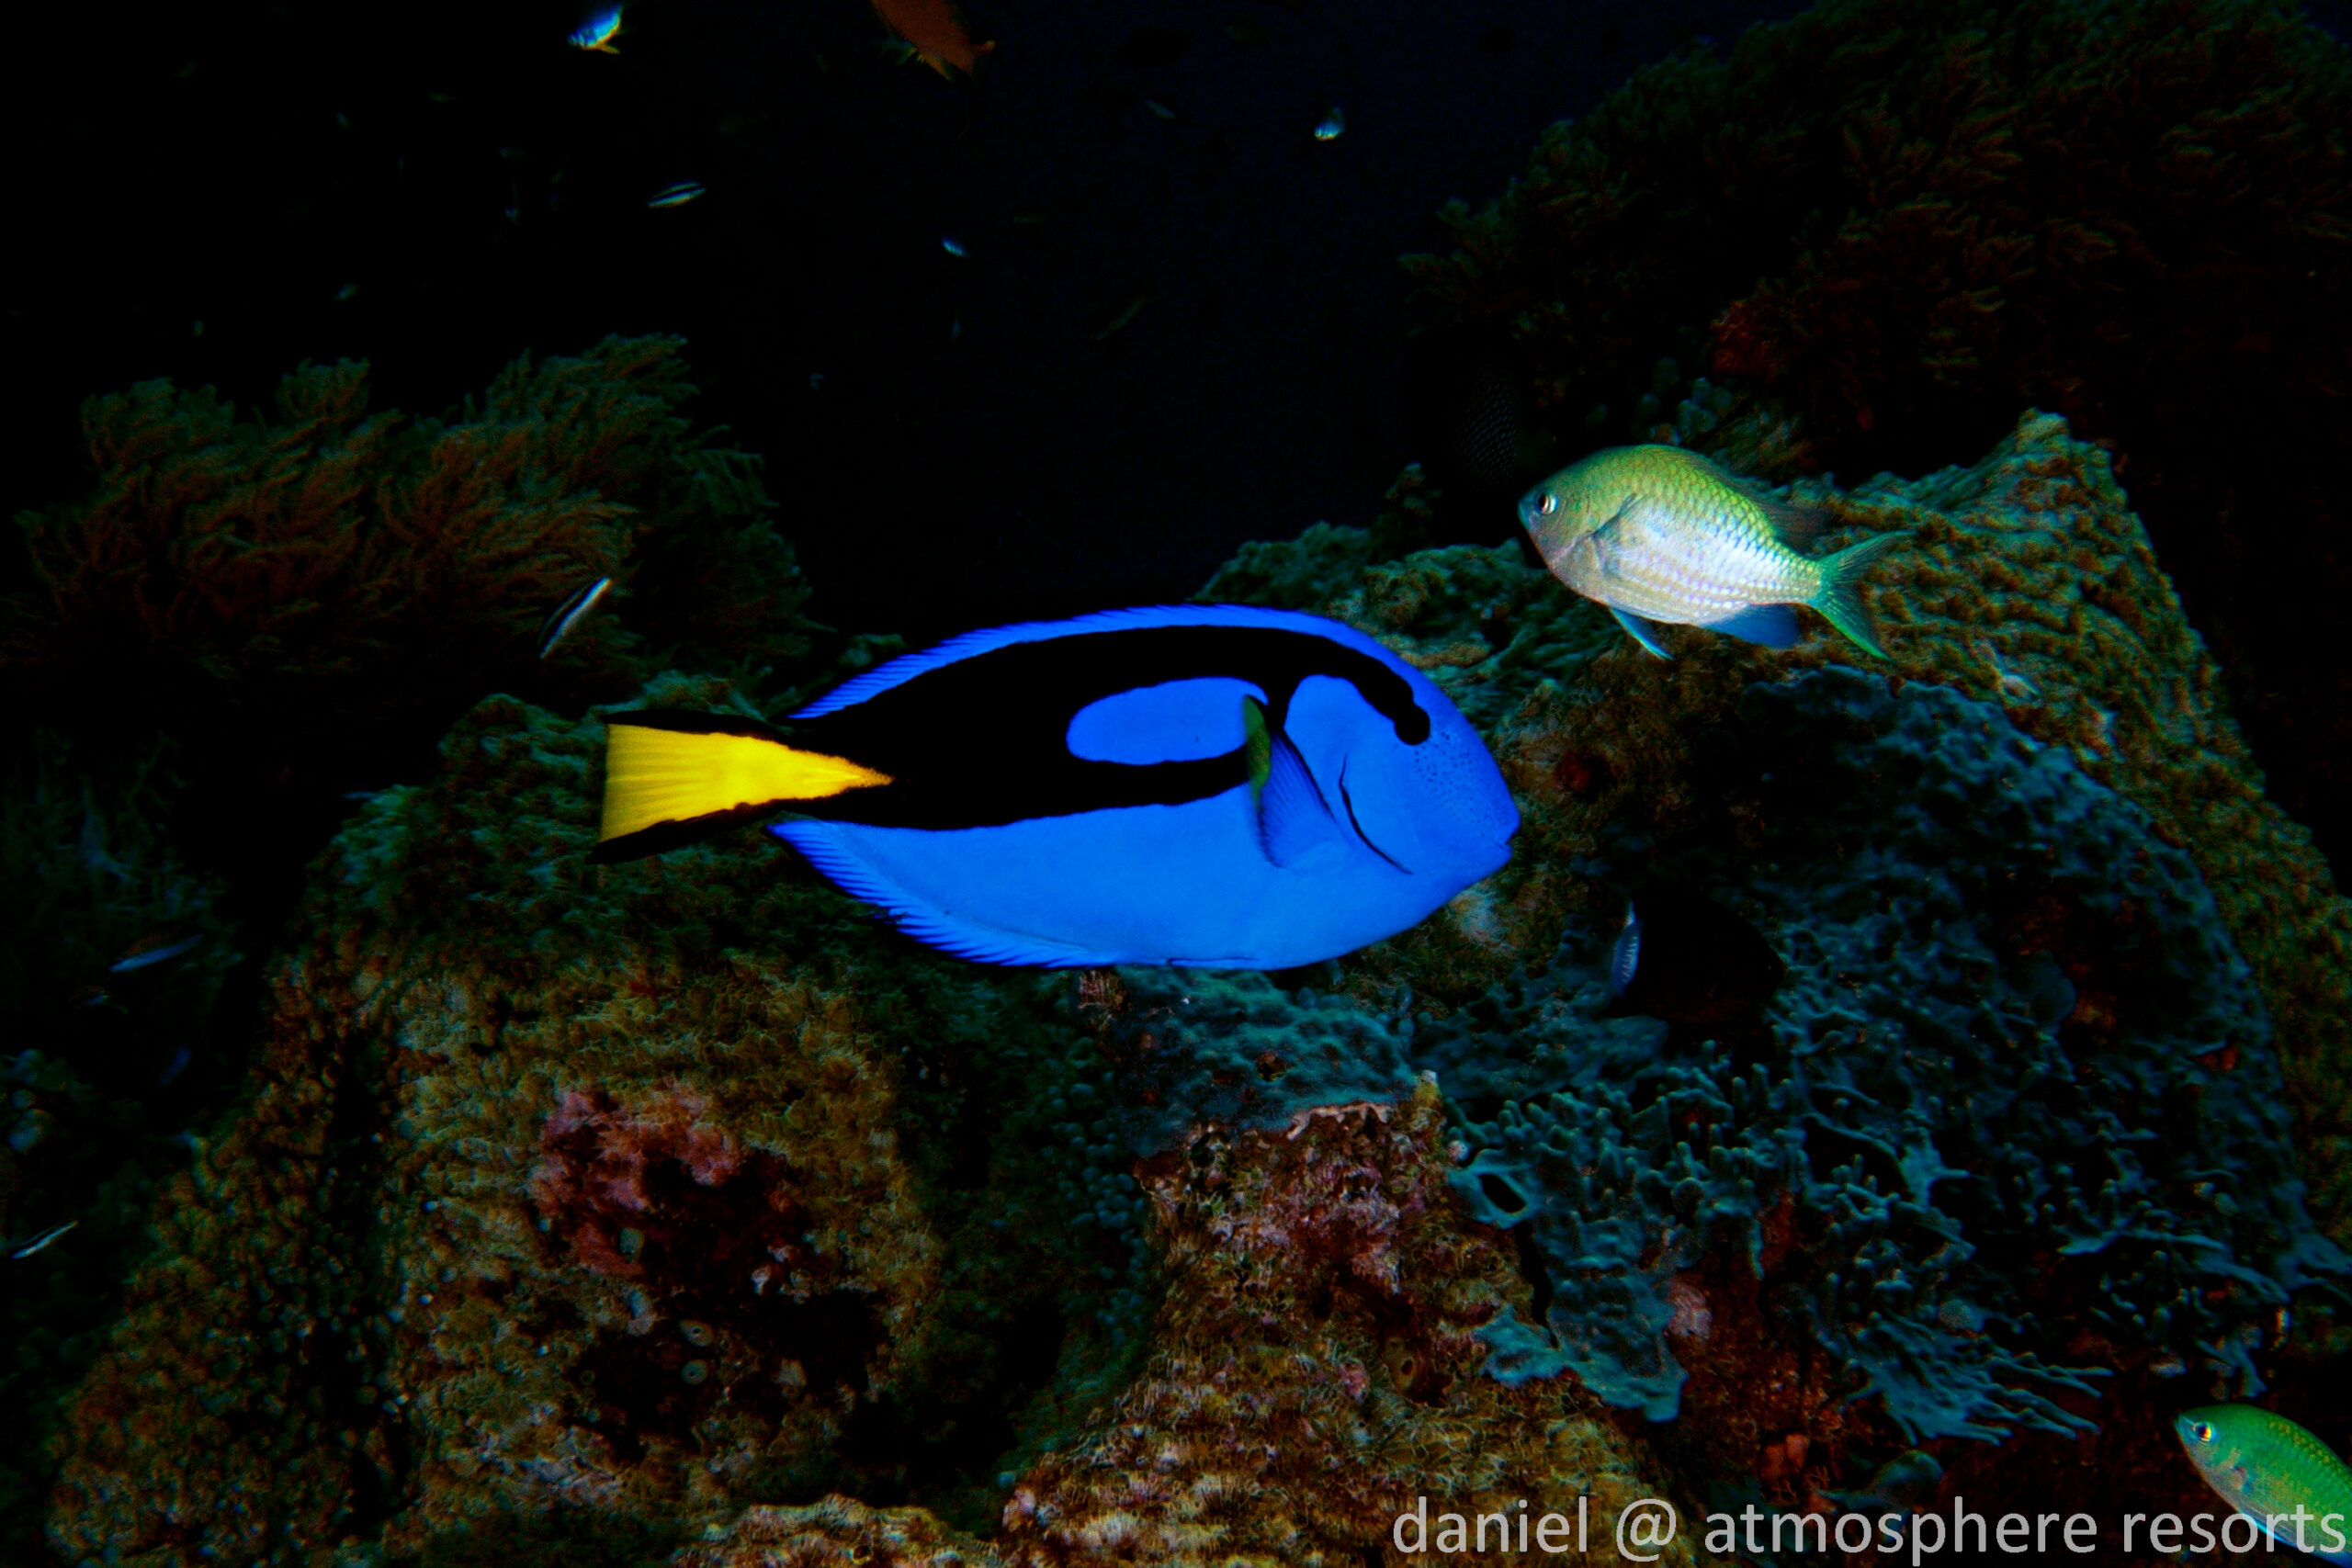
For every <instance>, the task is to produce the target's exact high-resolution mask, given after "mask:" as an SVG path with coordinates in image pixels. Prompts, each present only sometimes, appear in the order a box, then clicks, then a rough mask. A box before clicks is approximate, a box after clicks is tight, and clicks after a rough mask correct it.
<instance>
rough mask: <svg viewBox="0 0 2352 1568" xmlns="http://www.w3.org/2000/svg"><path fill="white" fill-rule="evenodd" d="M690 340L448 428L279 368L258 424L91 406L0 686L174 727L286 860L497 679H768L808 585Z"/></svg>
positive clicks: (213, 823)
mask: <svg viewBox="0 0 2352 1568" xmlns="http://www.w3.org/2000/svg"><path fill="white" fill-rule="evenodd" d="M682 347H683V344H681V343H680V342H679V341H678V340H677V339H675V338H666V337H646V338H608V339H606V340H605V342H603V343H601V344H597V345H596V346H595V347H594V348H592V349H591V350H589V352H588V353H587V354H585V355H582V356H580V357H577V358H560V357H559V358H549V359H546V360H542V361H540V362H538V363H537V364H534V363H531V362H530V361H528V360H521V361H517V362H516V363H515V364H514V365H511V366H509V367H507V368H506V369H505V370H504V371H503V372H501V374H500V375H499V377H498V378H497V379H496V380H495V381H493V382H492V385H491V387H490V389H488V391H487V392H485V393H484V394H482V395H481V397H479V398H478V399H472V400H468V401H467V402H466V403H465V404H464V405H462V406H461V407H460V408H458V410H455V411H453V412H451V413H449V414H448V415H447V416H446V417H444V418H441V419H437V420H435V419H423V420H406V419H403V418H402V417H401V415H400V414H398V413H396V412H371V411H370V410H369V408H368V381H367V377H368V367H367V366H366V365H364V364H357V363H354V362H351V361H343V362H339V363H337V364H335V365H333V366H305V367H302V368H301V369H300V370H297V371H295V372H294V373H293V374H291V375H289V376H288V377H287V378H285V380H284V381H283V383H282V384H281V385H280V386H279V388H278V391H277V400H276V403H275V405H274V408H273V410H272V412H271V415H270V417H267V418H244V419H241V418H239V417H238V416H237V413H236V411H235V410H234V409H233V408H232V407H231V406H230V405H228V404H227V403H226V402H224V401H223V400H221V399H220V397H219V396H218V395H217V394H216V393H214V392H213V391H212V390H211V389H209V388H206V389H199V390H197V391H182V390H179V389H175V388H174V387H173V386H171V384H170V383H168V382H163V381H151V382H142V383H141V384H140V385H139V386H137V387H135V388H133V389H131V390H130V392H129V393H125V394H115V395H110V396H107V397H102V398H95V399H92V400H90V401H89V402H88V403H87V404H85V407H84V410H83V425H84V431H85V437H86V439H87V441H88V443H89V449H90V459H91V464H92V468H93V469H94V482H93V487H92V490H91V492H90V493H89V495H88V496H87V497H86V498H85V499H84V500H82V501H81V502H76V503H74V504H71V505H67V506H63V507H60V508H58V509H55V510H54V511H52V512H51V513H24V514H22V515H20V516H19V518H18V519H17V522H18V525H19V526H20V528H21V529H22V531H23V535H24V538H25V542H26V545H27V548H28V554H29V558H30V561H31V565H32V569H33V574H34V579H35V587H34V589H33V590H32V591H31V592H27V593H24V594H19V595H17V596H15V597H14V598H12V599H10V600H8V601H6V603H0V673H5V675H6V679H7V681H8V682H9V685H10V689H11V691H12V692H14V693H16V694H17V696H18V698H19V700H20V701H21V702H23V703H25V704H26V705H27V706H28V709H29V710H30V711H32V712H33V713H36V714H39V715H43V716H47V717H49V718H50V720H51V722H53V723H56V724H57V725H59V726H60V727H61V728H70V729H72V730H74V731H75V732H77V733H86V734H87V737H88V739H89V741H90V743H92V744H107V743H111V742H112V741H113V740H114V739H115V738H117V737H128V738H130V741H131V743H132V744H134V745H135V744H140V743H143V742H144V740H145V739H146V738H147V737H148V736H150V735H152V734H153V733H154V732H156V731H162V732H164V733H167V734H170V735H172V736H174V737H175V739H177V740H178V741H179V743H180V745H181V747H182V749H183V752H184V756H183V759H182V761H183V765H184V767H185V769H186V771H187V773H188V775H189V778H190V780H191V791H190V793H189V794H188V795H187V800H186V801H185V803H184V804H183V806H182V808H181V809H182V815H183V816H184V817H187V818H191V819H195V820H198V821H200V822H201V823H202V825H203V827H204V828H205V829H206V830H205V832H204V833H202V834H201V835H200V838H201V839H202V840H203V841H205V842H208V843H210V842H221V841H233V842H235V843H236V844H237V845H238V857H239V859H240V860H241V861H243V862H246V863H250V862H251V860H252V859H253V858H254V856H255V855H256V854H266V853H268V852H271V851H273V850H277V848H278V845H279V843H280V841H281V840H285V839H287V838H288V836H289V829H288V821H289V819H290V820H291V821H292V822H295V823H298V824H300V829H298V830H296V831H295V832H294V833H293V836H294V837H296V838H298V839H299V840H300V842H299V843H298V844H296V845H294V846H292V847H290V848H288V849H286V850H284V851H282V852H283V853H291V854H295V855H298V856H307V855H308V854H310V853H311V852H314V851H315V848H316V844H317V842H318V840H321V839H322V838H323V837H324V835H325V833H326V831H328V830H330V826H331V822H332V817H331V816H322V805H321V803H322V802H333V801H334V798H335V796H336V795H337V793H338V792H341V791H345V790H351V789H356V788H363V787H364V788H376V787H380V786H381V785H382V784H385V783H386V782H388V781H389V780H390V779H392V778H395V777H400V776H403V775H405V774H408V773H413V772H414V771H415V769H416V768H417V767H418V766H419V765H421V764H422V763H423V762H424V761H425V760H426V759H427V758H429V755H430V748H431V747H432V745H433V744H434V743H435V741H437V740H438V739H439V738H440V736H441V735H442V733H443V732H444V731H446V730H447V728H448V726H449V724H450V723H451V722H452V721H453V720H454V719H455V718H456V717H457V716H458V715H459V714H460V713H462V712H464V711H465V709H466V708H467V707H468V706H469V705H471V704H472V703H473V702H475V701H476V700H478V699H479V698H481V696H483V695H485V694H488V693H490V692H492V691H499V690H508V691H517V692H522V693H525V694H530V695H535V696H538V697H539V698H541V700H547V701H552V702H558V703H561V704H563V705H568V706H571V707H575V708H576V707H577V706H579V705H582V704H583V703H584V702H586V701H588V700H594V699H596V698H603V699H605V700H609V699H611V698H613V697H616V696H619V695H622V694H626V693H628V691H630V690H633V689H634V688H635V687H636V686H637V685H638V684H639V682H641V681H642V680H643V679H644V678H645V676H646V675H648V674H650V672H652V671H654V670H658V669H661V668H662V667H664V666H665V665H668V664H675V663H681V662H684V663H686V664H689V665H691V666H693V667H695V668H701V669H707V670H712V671H720V672H727V673H733V674H736V675H737V676H738V677H739V678H740V679H741V680H743V681H745V682H747V683H749V684H751V685H752V687H753V689H757V688H758V686H759V684H760V682H761V679H762V674H761V672H762V671H763V669H765V668H767V667H775V670H776V671H778V674H777V676H776V678H777V679H779V680H781V679H783V678H784V675H785V673H786V672H789V671H794V670H795V669H796V668H797V665H798V664H799V662H800V661H802V660H805V659H806V657H807V655H808V654H809V636H810V633H811V632H812V630H814V629H815V628H814V627H813V626H811V624H810V623H809V622H807V621H806V620H804V619H803V618H802V617H801V616H800V615H799V614H798V612H799V608H800V605H801V604H802V602H803V601H804V600H805V599H806V598H807V595H808V591H807V589H806V587H805V586H804V585H803V584H802V582H801V581H800V578H799V573H798V570H797V567H796V566H795V565H794V563H793V558H792V552H791V550H790V547H788V546H786V545H785V544H784V542H783V541H782V540H781V539H780V538H778V537H777V536H776V535H775V532H774V530H773V528H772V527H771V526H770V525H769V524H768V523H767V521H766V516H765V513H766V512H767V509H768V507H769V505H770V502H769V501H768V498H767V496H766V493H765V491H764V490H763V487H762V484H761V480H760V475H759V468H758V463H757V460H756V459H755V458H752V457H748V456H746V455H745V454H743V453H741V452H736V451H732V450H729V449H727V448H724V447H720V446H715V445H713V444H712V443H711V442H710V441H709V440H708V439H707V438H706V437H702V436H698V435H696V434H694V433H693V432H692V431H691V429H690V427H689V425H688V423H687V421H686V420H685V419H684V417H683V416H682V415H681V414H680V413H679V412H678V409H679V405H680V404H681V403H682V402H684V400H686V399H687V398H688V397H689V396H690V395H691V394H692V392H693V388H692V387H691V386H690V385H688V383H687V381H686V379H685V370H684V364H683V361H682V360H681V359H680V357H679V355H680V350H681V349H682ZM607 576H609V577H613V578H614V579H615V580H616V590H617V592H616V594H615V595H614V596H613V608H612V610H611V611H610V612H609V613H605V614H602V615H597V616H595V617H592V618H591V619H590V620H589V621H588V622H587V623H585V624H584V625H583V626H582V628H581V631H580V632H579V633H578V634H577V635H576V636H575V637H573V638H572V639H571V641H570V642H569V643H567V645H566V647H565V650H564V652H563V654H562V655H561V656H560V657H559V658H557V659H555V660H548V661H545V662H543V661H541V660H539V659H538V658H537V628H538V626H539V623H540V621H541V618H542V617H544V616H545V615H547V613H548V611H549V610H551V609H552V608H554V607H555V606H556V605H557V604H560V603H561V602H562V601H563V600H564V598H565V597H566V596H567V595H569V594H570V593H571V592H573V591H574V590H576V589H579V588H581V587H583V586H585V585H586V584H588V583H590V582H593V581H595V580H596V579H597V578H600V577H607ZM808 672H809V671H800V673H802V674H806V673H808ZM98 690H102V691H105V692H107V694H108V699H109V702H108V713H107V724H106V725H105V726H103V727H97V726H93V725H91V724H90V723H89V722H88V715H87V713H86V711H85V709H86V705H87V701H88V698H87V694H88V693H90V692H92V691H98ZM191 837H198V835H191Z"/></svg>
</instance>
